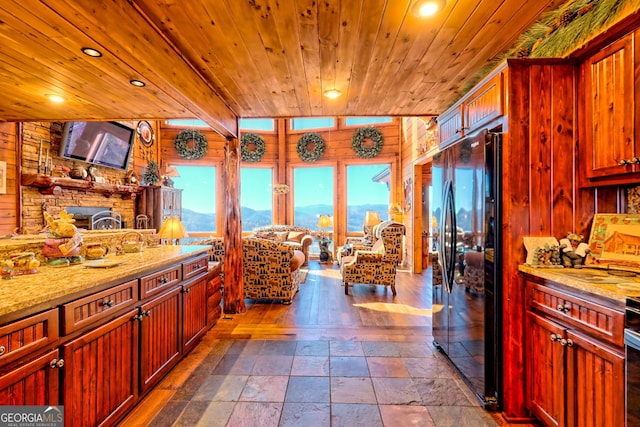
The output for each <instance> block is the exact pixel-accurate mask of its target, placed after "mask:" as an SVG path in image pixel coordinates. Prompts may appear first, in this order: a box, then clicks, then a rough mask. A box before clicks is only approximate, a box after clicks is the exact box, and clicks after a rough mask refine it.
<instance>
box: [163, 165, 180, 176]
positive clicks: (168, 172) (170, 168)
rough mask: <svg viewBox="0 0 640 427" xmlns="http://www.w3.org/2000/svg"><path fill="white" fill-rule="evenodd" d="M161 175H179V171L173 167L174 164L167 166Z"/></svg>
mask: <svg viewBox="0 0 640 427" xmlns="http://www.w3.org/2000/svg"><path fill="white" fill-rule="evenodd" d="M163 176H170V177H174V178H176V177H179V176H180V173H179V172H178V169H176V168H175V166H167V167H166V168H165V169H164V174H163Z"/></svg>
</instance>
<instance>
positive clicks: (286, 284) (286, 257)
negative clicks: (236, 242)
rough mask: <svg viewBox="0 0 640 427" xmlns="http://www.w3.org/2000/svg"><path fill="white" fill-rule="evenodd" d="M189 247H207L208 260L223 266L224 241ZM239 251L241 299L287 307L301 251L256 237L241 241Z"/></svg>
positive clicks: (297, 283) (296, 284)
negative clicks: (242, 266) (209, 248)
mask: <svg viewBox="0 0 640 427" xmlns="http://www.w3.org/2000/svg"><path fill="white" fill-rule="evenodd" d="M190 243H192V244H200V245H204V244H206V245H211V250H210V252H209V256H210V258H209V259H210V260H211V261H216V262H220V263H224V241H223V240H222V239H221V238H211V239H204V240H199V241H198V240H195V241H193V242H190ZM242 251H243V263H244V294H245V297H246V298H250V299H253V300H279V301H281V302H282V303H283V304H290V303H291V301H292V299H293V297H294V296H295V294H296V293H297V292H298V289H299V287H300V282H301V279H302V273H301V271H300V267H301V266H302V264H303V263H304V254H303V253H302V251H300V250H298V249H296V247H295V245H291V244H287V243H284V242H278V241H275V240H270V239H262V238H259V237H243V238H242ZM223 271H224V269H223ZM222 279H223V280H224V276H223V277H222Z"/></svg>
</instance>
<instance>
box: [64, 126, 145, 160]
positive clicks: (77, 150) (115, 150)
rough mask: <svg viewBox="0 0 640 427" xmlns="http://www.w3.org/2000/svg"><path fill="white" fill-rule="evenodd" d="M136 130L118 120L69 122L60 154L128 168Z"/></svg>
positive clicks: (74, 158) (69, 157) (68, 157)
mask: <svg viewBox="0 0 640 427" xmlns="http://www.w3.org/2000/svg"><path fill="white" fill-rule="evenodd" d="M134 141H135V130H134V129H133V128H131V127H129V126H125V125H123V124H121V123H118V122H67V123H65V125H64V129H63V132H62V141H60V157H64V158H67V159H73V160H80V161H82V162H87V163H93V164H96V165H100V166H106V167H110V168H114V169H123V170H126V169H127V167H128V165H129V158H130V157H131V151H132V150H133V143H134Z"/></svg>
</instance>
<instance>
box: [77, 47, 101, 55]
mask: <svg viewBox="0 0 640 427" xmlns="http://www.w3.org/2000/svg"><path fill="white" fill-rule="evenodd" d="M80 50H81V51H82V53H84V54H85V55H87V56H91V57H93V58H100V57H101V56H102V52H100V51H99V50H98V49H94V48H92V47H83V48H82V49H80Z"/></svg>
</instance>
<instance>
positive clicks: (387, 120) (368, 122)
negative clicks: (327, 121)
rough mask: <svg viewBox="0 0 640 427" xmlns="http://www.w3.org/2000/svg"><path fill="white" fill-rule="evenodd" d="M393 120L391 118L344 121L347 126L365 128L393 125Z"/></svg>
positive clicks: (354, 118)
mask: <svg viewBox="0 0 640 427" xmlns="http://www.w3.org/2000/svg"><path fill="white" fill-rule="evenodd" d="M392 121H393V118H391V117H346V118H345V119H344V125H345V126H363V125H373V124H379V123H391V122H392Z"/></svg>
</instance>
